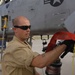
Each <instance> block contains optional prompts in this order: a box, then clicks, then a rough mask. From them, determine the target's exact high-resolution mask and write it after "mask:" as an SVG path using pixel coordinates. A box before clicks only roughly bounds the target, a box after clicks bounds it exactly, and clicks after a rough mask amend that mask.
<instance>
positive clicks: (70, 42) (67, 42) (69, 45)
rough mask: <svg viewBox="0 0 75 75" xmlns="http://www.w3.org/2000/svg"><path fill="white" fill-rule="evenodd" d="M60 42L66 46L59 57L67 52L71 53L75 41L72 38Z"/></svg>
mask: <svg viewBox="0 0 75 75" xmlns="http://www.w3.org/2000/svg"><path fill="white" fill-rule="evenodd" d="M62 44H65V45H66V46H67V47H66V49H65V52H64V53H63V54H62V55H61V58H63V57H64V56H65V55H66V54H67V53H68V52H72V53H73V50H74V44H75V41H74V40H65V41H63V42H62V43H61V45H62Z"/></svg>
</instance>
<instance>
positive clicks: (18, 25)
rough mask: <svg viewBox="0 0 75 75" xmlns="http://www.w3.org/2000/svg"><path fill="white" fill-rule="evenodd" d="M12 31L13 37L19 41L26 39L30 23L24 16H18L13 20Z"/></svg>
mask: <svg viewBox="0 0 75 75" xmlns="http://www.w3.org/2000/svg"><path fill="white" fill-rule="evenodd" d="M12 23H13V26H14V28H13V31H14V32H15V36H16V37H17V38H19V39H20V40H21V41H24V40H25V39H27V38H28V37H29V35H30V22H29V20H28V19H27V18H26V17H24V16H18V17H16V18H15V19H14V20H13V22H12Z"/></svg>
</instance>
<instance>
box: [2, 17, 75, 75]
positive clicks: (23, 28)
mask: <svg viewBox="0 0 75 75" xmlns="http://www.w3.org/2000/svg"><path fill="white" fill-rule="evenodd" d="M30 27H31V25H30V22H29V20H28V19H27V18H25V17H23V16H19V17H16V18H15V19H14V20H13V31H14V33H15V36H14V37H13V40H12V41H11V42H9V44H8V46H7V48H6V50H5V52H4V55H3V59H2V75H39V73H37V72H36V71H35V67H38V68H43V67H45V66H47V65H49V64H51V63H53V62H54V61H55V60H56V59H57V58H58V57H59V56H60V55H61V53H62V52H64V50H65V49H66V47H68V46H70V45H71V44H72V43H74V42H73V41H72V40H70V41H69V40H68V41H65V42H63V44H62V45H59V46H58V47H56V48H54V49H53V50H52V51H50V52H47V53H44V54H38V53H37V52H33V51H32V50H31V47H30V45H29V44H28V43H27V42H26V41H25V40H26V39H28V38H29V35H30Z"/></svg>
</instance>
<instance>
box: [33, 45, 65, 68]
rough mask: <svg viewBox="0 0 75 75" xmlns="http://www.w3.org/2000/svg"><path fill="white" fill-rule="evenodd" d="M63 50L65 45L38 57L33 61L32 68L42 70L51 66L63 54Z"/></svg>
mask: <svg viewBox="0 0 75 75" xmlns="http://www.w3.org/2000/svg"><path fill="white" fill-rule="evenodd" d="M65 48H66V45H61V46H59V47H56V48H54V49H53V50H52V51H49V52H47V53H44V54H41V55H38V56H37V57H35V58H34V59H33V61H32V66H36V67H40V68H42V67H45V66H47V65H49V64H51V63H52V62H54V61H55V60H56V59H57V58H58V57H59V56H60V55H61V53H62V52H64V50H65Z"/></svg>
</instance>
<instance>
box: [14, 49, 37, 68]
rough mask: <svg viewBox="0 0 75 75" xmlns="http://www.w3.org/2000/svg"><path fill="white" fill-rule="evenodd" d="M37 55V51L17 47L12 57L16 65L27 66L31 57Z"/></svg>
mask: <svg viewBox="0 0 75 75" xmlns="http://www.w3.org/2000/svg"><path fill="white" fill-rule="evenodd" d="M37 55H38V53H37V52H33V51H31V50H27V49H26V50H25V49H22V48H19V49H17V50H15V51H14V52H13V57H14V59H15V63H16V64H18V66H23V67H27V66H30V64H31V62H32V59H33V58H34V57H36V56H37Z"/></svg>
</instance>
